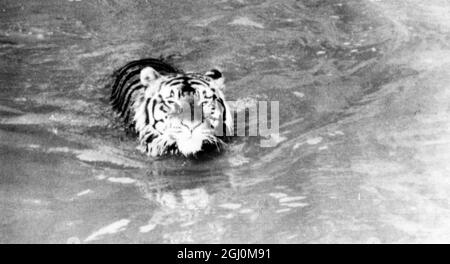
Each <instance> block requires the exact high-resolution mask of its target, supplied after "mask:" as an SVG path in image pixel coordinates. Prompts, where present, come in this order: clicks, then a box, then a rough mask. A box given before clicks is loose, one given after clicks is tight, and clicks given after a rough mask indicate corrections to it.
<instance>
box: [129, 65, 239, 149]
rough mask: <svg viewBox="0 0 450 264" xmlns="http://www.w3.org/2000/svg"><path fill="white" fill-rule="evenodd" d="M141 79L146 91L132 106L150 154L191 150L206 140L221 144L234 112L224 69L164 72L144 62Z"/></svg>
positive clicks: (200, 146) (137, 129)
mask: <svg viewBox="0 0 450 264" xmlns="http://www.w3.org/2000/svg"><path fill="white" fill-rule="evenodd" d="M140 82H141V84H142V85H143V86H144V91H143V93H142V96H141V97H140V98H138V99H137V100H136V101H135V103H134V105H133V107H134V113H135V115H134V122H135V128H136V131H137V132H138V134H139V141H140V145H141V148H142V150H143V151H145V152H146V153H148V154H149V155H151V156H160V155H164V154H168V153H181V154H183V155H184V156H189V155H194V154H195V153H197V152H200V151H202V150H203V149H204V147H205V146H206V145H216V146H217V147H220V145H222V144H223V141H222V140H221V139H220V137H221V136H223V135H224V132H226V130H227V129H228V131H229V129H231V124H232V117H231V113H230V110H229V107H228V105H227V104H226V102H225V97H224V94H223V89H224V88H225V85H224V77H223V76H222V73H221V72H219V71H218V70H211V71H210V72H207V73H205V74H198V73H175V74H169V75H161V74H160V73H158V72H157V71H156V70H154V69H153V68H152V67H146V68H144V69H142V70H141V72H140ZM224 129H225V130H224Z"/></svg>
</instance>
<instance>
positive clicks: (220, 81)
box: [205, 69, 225, 89]
mask: <svg viewBox="0 0 450 264" xmlns="http://www.w3.org/2000/svg"><path fill="white" fill-rule="evenodd" d="M205 76H208V77H209V78H211V79H212V80H213V82H214V83H215V84H216V86H217V87H218V88H219V89H222V88H224V87H225V77H224V76H223V74H222V72H221V71H219V70H217V69H212V70H210V71H209V72H207V73H205Z"/></svg>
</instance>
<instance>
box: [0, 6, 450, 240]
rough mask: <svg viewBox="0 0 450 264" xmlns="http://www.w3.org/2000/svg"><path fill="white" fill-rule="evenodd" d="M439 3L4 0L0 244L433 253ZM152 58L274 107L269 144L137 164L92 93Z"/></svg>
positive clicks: (440, 76) (444, 168)
mask: <svg viewBox="0 0 450 264" xmlns="http://www.w3.org/2000/svg"><path fill="white" fill-rule="evenodd" d="M449 8H450V7H449V6H448V5H447V3H445V2H442V3H441V2H440V1H437V0H436V1H432V2H431V3H429V4H427V5H426V6H425V5H423V4H422V3H420V2H419V1H410V2H408V3H405V2H404V1H375V0H374V1H351V0H348V1H331V0H330V1H309V0H302V1H288V0H286V1H284V0H280V1H260V0H258V1H252V0H239V1H238V0H236V1H231V0H230V1H228V0H225V1H181V2H180V1H166V0H165V1H162V0H161V1H156V0H152V1H114V0H110V1H108V0H96V1H60V0H58V1H56V0H55V1H12V0H11V1H9V0H6V1H2V3H1V4H0V58H1V59H0V153H1V156H0V167H1V170H0V201H1V202H0V211H1V213H0V234H1V235H0V242H4V243H5V242H41V243H47V242H56V243H66V242H67V241H72V242H77V241H80V242H86V243H88V242H89V243H95V242H107V243H113V242H124V243H132V242H146V243H213V242H218V243H219V242H221V243H228V242H253V243H261V242H269V243H299V242H301V243H316V242H362V243H379V242H424V241H434V242H448V235H449V231H448V230H450V229H449V228H448V223H447V222H448V221H446V220H447V219H448V218H447V216H449V211H448V210H449V206H448V205H449V203H448V202H449V199H448V195H447V194H448V191H449V190H450V188H449V184H448V181H447V180H446V175H448V172H449V167H448V165H447V161H448V157H449V156H448V153H449V151H448V150H449V148H448V147H449V144H448V142H449V140H448V132H449V126H448V124H449V123H448V116H449V115H448V112H449V109H448V104H447V103H446V102H448V100H447V99H448V96H449V93H448V88H447V87H446V83H448V82H447V79H448V76H449V75H448V74H447V73H448V71H447V69H448V67H446V66H448V60H447V59H444V58H450V56H447V55H449V51H448V45H447V44H446V43H448V40H449V34H448V31H449V30H448V29H449V25H450V22H449V21H448V18H447V16H446V14H447V13H446V12H445V11H446V10H447V11H448V10H449ZM418 10H420V11H421V12H419V11H418ZM425 18H426V19H425ZM425 21H427V22H425ZM159 56H163V57H166V58H169V59H170V60H172V61H173V62H174V63H175V64H176V65H178V66H180V67H181V68H183V69H188V70H195V71H205V70H208V69H210V68H212V67H219V68H221V69H223V71H224V72H225V75H226V77H227V83H228V86H227V91H226V94H227V96H228V99H229V100H232V101H234V103H233V107H236V108H237V109H242V108H243V107H245V106H246V105H249V104H252V103H253V102H256V101H258V100H265V101H279V102H280V119H281V120H280V130H281V131H280V132H281V136H280V137H279V138H277V139H276V140H277V145H276V146H275V147H273V148H262V147H261V146H260V144H259V140H258V139H255V138H239V139H237V140H235V141H234V142H233V143H231V144H230V146H229V148H228V150H227V151H226V152H225V153H224V154H221V155H216V156H214V157H209V158H208V159H199V160H187V159H182V158H169V159H167V158H166V159H156V160H152V159H150V158H147V157H144V156H143V155H141V154H140V153H138V151H137V150H135V146H136V142H135V141H134V139H133V138H131V137H129V136H128V135H127V134H126V132H125V131H124V130H123V128H122V127H121V124H120V122H118V120H116V119H115V118H114V114H113V113H112V112H111V110H110V108H109V106H108V102H107V98H108V94H109V90H108V88H107V87H106V88H105V86H107V84H108V81H109V79H108V77H109V74H110V73H111V72H112V71H113V70H114V69H116V68H117V67H119V66H120V65H122V64H124V63H125V62H127V61H129V60H131V59H136V58H141V57H159Z"/></svg>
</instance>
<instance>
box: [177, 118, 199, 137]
mask: <svg viewBox="0 0 450 264" xmlns="http://www.w3.org/2000/svg"><path fill="white" fill-rule="evenodd" d="M201 124H202V122H198V123H194V122H185V121H181V125H182V126H184V127H185V128H187V129H189V131H190V132H191V134H192V132H193V131H194V129H196V128H197V127H199V126H200V125H201Z"/></svg>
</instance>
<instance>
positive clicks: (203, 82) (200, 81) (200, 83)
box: [189, 79, 209, 86]
mask: <svg viewBox="0 0 450 264" xmlns="http://www.w3.org/2000/svg"><path fill="white" fill-rule="evenodd" d="M189 83H190V84H191V85H192V84H194V85H202V84H203V85H206V86H209V83H207V82H205V81H203V80H200V79H192V80H190V81H189Z"/></svg>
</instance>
